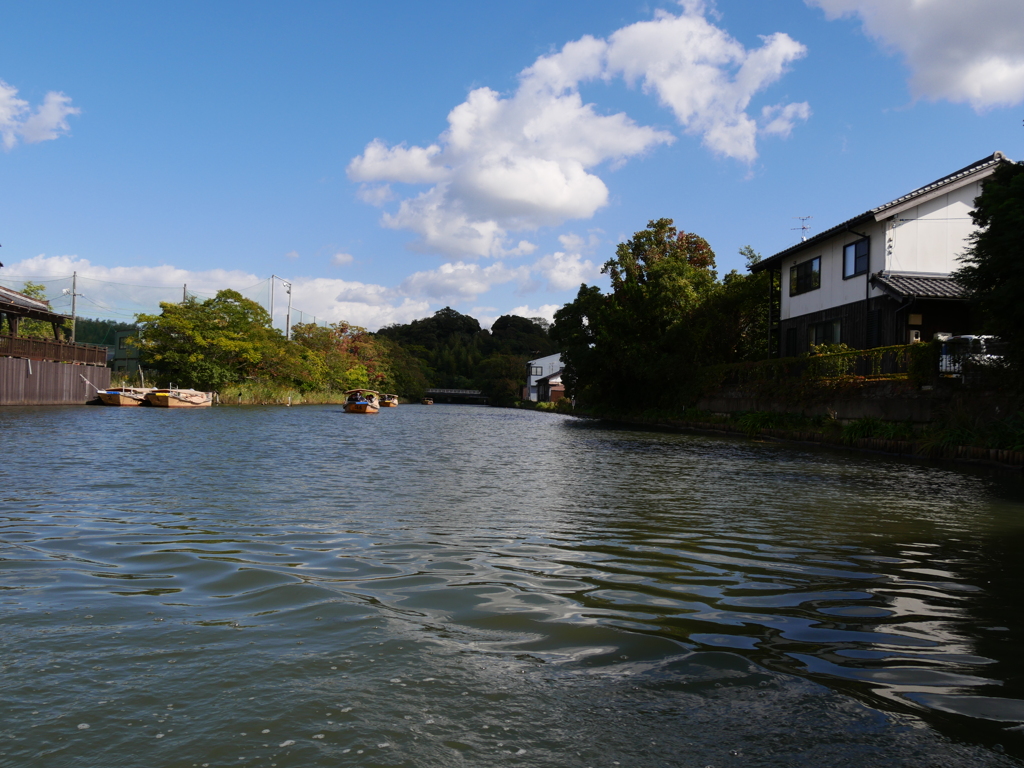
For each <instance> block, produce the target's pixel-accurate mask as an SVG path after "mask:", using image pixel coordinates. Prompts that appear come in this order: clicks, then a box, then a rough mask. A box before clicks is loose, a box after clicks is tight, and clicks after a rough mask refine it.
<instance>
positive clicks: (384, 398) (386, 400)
mask: <svg viewBox="0 0 1024 768" xmlns="http://www.w3.org/2000/svg"><path fill="white" fill-rule="evenodd" d="M380 407H381V408H397V407H398V395H381V396H380Z"/></svg>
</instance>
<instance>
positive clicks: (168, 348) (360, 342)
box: [136, 291, 388, 392]
mask: <svg viewBox="0 0 1024 768" xmlns="http://www.w3.org/2000/svg"><path fill="white" fill-rule="evenodd" d="M160 307H161V310H162V311H161V313H160V314H159V315H139V329H140V334H139V338H138V339H137V341H136V343H137V345H138V347H139V351H140V355H141V358H142V364H143V366H144V367H145V368H147V369H153V370H155V371H157V372H159V374H160V375H161V377H162V378H163V380H164V381H165V382H167V383H169V382H171V381H173V382H174V383H175V384H177V385H179V386H184V387H195V388H197V389H206V390H214V389H221V388H223V387H225V386H227V385H230V384H239V383H242V382H245V381H247V380H255V381H269V382H275V383H278V384H281V385H286V386H292V387H296V388H297V389H298V390H299V391H306V392H308V391H324V390H328V391H339V392H340V391H344V390H346V389H351V388H355V387H374V388H385V386H386V385H387V383H388V356H387V352H386V350H385V349H384V348H383V347H381V346H380V345H379V344H377V343H376V341H375V340H374V339H373V337H372V336H371V335H370V334H368V333H367V332H366V331H365V330H364V329H362V328H359V327H357V326H352V325H349V324H347V323H336V324H334V325H332V326H329V327H326V328H325V327H320V326H316V325H297V326H294V327H293V328H292V335H293V341H292V342H291V343H289V342H287V341H286V340H285V338H284V336H283V334H282V333H281V332H280V331H278V330H277V329H276V328H273V327H272V326H271V324H270V315H269V314H268V313H267V311H266V310H265V309H263V307H261V306H260V305H259V304H257V303H256V302H254V301H251V300H250V299H246V298H244V297H243V296H242V295H241V294H239V293H238V292H237V291H220V292H219V293H218V294H217V296H216V297H215V298H212V299H206V300H203V301H200V300H199V299H197V298H195V297H190V298H189V299H188V300H186V301H184V302H182V303H181V304H168V303H162V304H161V305H160Z"/></svg>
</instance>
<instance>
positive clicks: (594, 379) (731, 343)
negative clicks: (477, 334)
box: [552, 219, 771, 411]
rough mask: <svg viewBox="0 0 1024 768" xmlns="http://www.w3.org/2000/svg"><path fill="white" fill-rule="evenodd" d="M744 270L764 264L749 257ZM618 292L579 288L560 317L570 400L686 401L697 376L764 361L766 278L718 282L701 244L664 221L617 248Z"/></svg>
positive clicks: (630, 406) (621, 405)
mask: <svg viewBox="0 0 1024 768" xmlns="http://www.w3.org/2000/svg"><path fill="white" fill-rule="evenodd" d="M743 254H744V255H745V256H747V259H748V263H750V264H753V263H754V262H756V261H757V259H758V256H757V254H755V253H754V252H753V251H752V250H750V249H749V248H747V249H744V251H743ZM602 271H603V272H604V273H605V274H607V275H608V276H609V277H610V279H611V288H612V292H611V293H610V294H604V293H602V292H601V291H600V289H598V288H596V287H594V286H587V285H583V286H581V287H580V290H579V293H578V294H577V297H576V299H575V300H574V301H573V302H571V303H570V304H567V305H566V306H565V307H563V308H562V309H561V310H559V311H558V312H557V313H556V315H555V324H554V326H553V328H552V336H553V338H554V341H555V342H556V343H557V344H558V345H560V347H561V350H562V356H563V360H564V361H565V364H566V375H565V377H564V378H565V381H566V383H567V390H568V392H569V394H571V395H573V396H575V397H576V398H577V401H578V402H579V403H580V404H581V405H583V406H584V407H586V408H591V409H598V410H612V411H628V410H634V409H636V408H637V407H643V406H644V405H647V406H651V405H657V404H666V405H668V404H672V403H675V404H679V403H680V402H681V400H686V399H689V396H690V395H689V390H690V385H692V383H693V381H694V376H695V372H696V371H698V370H699V369H701V368H704V367H706V366H710V365H716V364H721V363H729V362H737V361H742V360H752V359H761V358H764V357H766V356H767V322H768V318H767V312H768V283H767V281H768V280H770V279H771V277H770V275H769V274H767V273H761V274H758V275H743V274H740V273H738V272H735V271H733V272H730V273H729V274H728V275H726V276H725V277H724V278H723V279H719V278H718V273H717V271H716V269H715V254H714V252H713V251H712V250H711V247H710V246H709V245H708V243H707V242H706V241H705V240H704V239H703V238H701V237H699V236H697V235H694V234H692V233H688V232H679V231H677V230H676V228H675V227H674V226H673V223H672V220H671V219H658V220H656V221H651V222H649V223H648V228H647V229H645V230H642V231H640V232H637V233H635V234H634V235H633V237H632V238H631V239H630V240H629V241H627V242H625V243H620V244H619V246H618V248H617V249H616V252H615V258H613V259H609V260H608V261H607V262H606V263H605V264H604V267H603V269H602Z"/></svg>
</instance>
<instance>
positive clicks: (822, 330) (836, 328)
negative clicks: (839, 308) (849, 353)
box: [807, 318, 843, 349]
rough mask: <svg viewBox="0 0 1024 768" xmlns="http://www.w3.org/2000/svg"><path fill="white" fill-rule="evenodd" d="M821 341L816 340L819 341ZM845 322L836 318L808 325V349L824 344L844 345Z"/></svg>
mask: <svg viewBox="0 0 1024 768" xmlns="http://www.w3.org/2000/svg"><path fill="white" fill-rule="evenodd" d="M819 338H820V341H818V340H816V339H819ZM842 338H843V322H842V320H840V319H838V318H835V319H832V320H822V321H820V322H817V323H808V325H807V348H808V349H810V348H811V347H817V346H820V345H822V344H842Z"/></svg>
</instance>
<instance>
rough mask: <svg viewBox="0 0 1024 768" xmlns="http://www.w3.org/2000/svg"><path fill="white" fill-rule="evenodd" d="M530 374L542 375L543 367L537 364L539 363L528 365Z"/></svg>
mask: <svg viewBox="0 0 1024 768" xmlns="http://www.w3.org/2000/svg"><path fill="white" fill-rule="evenodd" d="M530 375H531V376H543V375H544V368H543V367H541V366H539V365H534V366H531V367H530Z"/></svg>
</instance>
